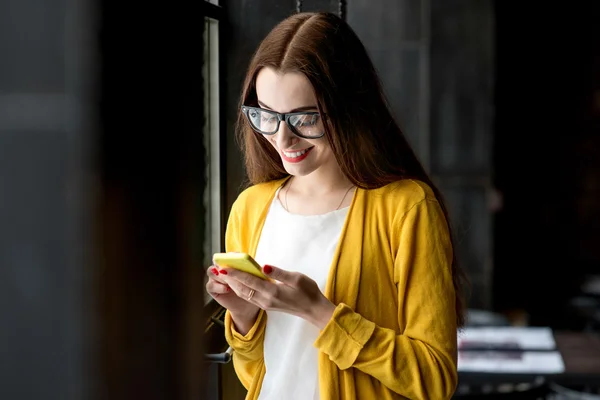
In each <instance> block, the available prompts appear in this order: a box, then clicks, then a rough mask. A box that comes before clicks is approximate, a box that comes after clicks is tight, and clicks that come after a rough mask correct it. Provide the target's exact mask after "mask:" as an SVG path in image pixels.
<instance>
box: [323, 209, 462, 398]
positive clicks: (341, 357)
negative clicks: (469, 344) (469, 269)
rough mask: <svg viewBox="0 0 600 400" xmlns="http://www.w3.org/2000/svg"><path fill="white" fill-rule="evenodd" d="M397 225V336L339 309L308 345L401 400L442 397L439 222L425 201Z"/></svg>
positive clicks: (449, 322)
mask: <svg viewBox="0 0 600 400" xmlns="http://www.w3.org/2000/svg"><path fill="white" fill-rule="evenodd" d="M397 225H398V231H397V232H398V235H397V237H398V240H397V242H398V243H396V249H397V254H396V259H395V265H394V274H395V276H394V279H395V281H396V287H397V289H398V294H397V295H398V297H397V302H398V308H399V309H398V324H399V327H400V330H401V334H397V333H396V332H395V331H394V330H392V329H387V328H383V327H380V326H377V325H376V324H375V323H373V322H371V321H369V320H367V319H366V318H364V317H363V316H361V315H360V314H358V313H356V312H354V311H353V310H352V309H351V308H350V307H348V306H347V305H345V304H339V305H338V306H337V307H336V309H335V311H334V313H333V316H332V318H331V319H330V320H329V322H328V323H327V325H326V327H325V329H323V330H322V331H321V334H320V336H319V338H318V339H317V341H316V342H315V346H316V347H317V348H318V349H319V350H320V351H321V352H323V353H326V354H327V355H328V356H329V358H330V360H331V361H333V362H334V363H335V364H336V365H337V366H338V367H339V368H340V369H347V368H350V367H354V368H357V369H359V370H361V371H362V372H364V373H366V374H369V375H371V376H373V377H374V378H376V379H377V380H379V381H380V382H381V383H382V384H384V385H385V386H387V387H388V388H390V389H391V390H393V391H394V392H396V393H399V394H401V395H403V396H405V397H408V398H411V399H448V398H450V397H451V396H452V394H453V393H454V391H455V388H456V384H457V380H458V378H457V370H456V348H457V343H456V334H457V326H456V311H455V293H454V286H453V281H452V276H451V262H452V248H451V242H450V239H449V236H448V229H447V225H446V220H445V218H444V215H443V213H442V211H441V209H440V207H439V204H438V203H437V202H436V201H434V200H427V199H425V200H423V201H421V202H420V203H418V204H416V205H415V206H414V207H412V208H411V209H410V210H409V211H408V212H407V213H406V214H405V215H404V216H402V218H401V219H400V220H399V221H398V223H397ZM378 306H379V305H378V304H372V306H371V307H378Z"/></svg>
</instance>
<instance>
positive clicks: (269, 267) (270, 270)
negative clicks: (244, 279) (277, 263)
mask: <svg viewBox="0 0 600 400" xmlns="http://www.w3.org/2000/svg"><path fill="white" fill-rule="evenodd" d="M263 271H264V272H265V274H267V275H268V274H270V273H271V272H273V267H271V266H270V265H265V266H264V267H263Z"/></svg>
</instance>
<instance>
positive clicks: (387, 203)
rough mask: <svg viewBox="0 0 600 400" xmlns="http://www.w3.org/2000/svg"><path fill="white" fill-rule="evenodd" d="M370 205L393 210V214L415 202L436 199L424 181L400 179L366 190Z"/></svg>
mask: <svg viewBox="0 0 600 400" xmlns="http://www.w3.org/2000/svg"><path fill="white" fill-rule="evenodd" d="M367 197H368V198H369V202H370V203H371V205H372V206H375V207H384V208H387V209H389V210H390V211H391V210H393V211H394V214H397V213H405V212H407V211H408V210H410V209H411V208H413V207H414V206H415V205H417V204H421V203H427V202H429V201H433V202H436V203H437V199H436V197H435V194H434V192H433V190H432V188H431V187H430V186H429V185H428V184H426V183H425V182H422V181H419V180H415V179H402V180H399V181H396V182H392V183H389V184H387V185H385V186H383V187H381V188H378V189H371V190H368V191H367Z"/></svg>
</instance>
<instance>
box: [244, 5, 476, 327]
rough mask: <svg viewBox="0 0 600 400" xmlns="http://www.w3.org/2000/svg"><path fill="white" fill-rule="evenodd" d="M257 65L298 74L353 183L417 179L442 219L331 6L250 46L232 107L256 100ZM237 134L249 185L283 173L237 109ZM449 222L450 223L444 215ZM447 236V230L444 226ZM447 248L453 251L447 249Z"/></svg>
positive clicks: (364, 58) (370, 69)
mask: <svg viewBox="0 0 600 400" xmlns="http://www.w3.org/2000/svg"><path fill="white" fill-rule="evenodd" d="M264 67H271V68H273V69H275V70H277V71H279V72H282V73H287V72H300V73H303V74H304V75H305V76H306V77H307V78H308V79H309V81H310V82H311V83H312V86H313V89H314V92H315V96H316V98H317V107H318V109H319V112H321V113H322V114H326V118H324V119H323V122H324V126H325V133H326V135H325V137H326V138H327V140H328V141H329V144H330V145H331V148H332V151H333V153H334V154H335V157H336V160H337V162H338V164H339V165H340V167H341V169H342V171H343V172H344V174H345V175H346V176H347V177H348V179H349V180H350V181H351V182H352V183H354V184H355V185H356V186H358V187H360V188H363V189H372V188H379V187H382V186H385V185H387V184H389V183H392V182H395V181H398V180H401V179H407V178H411V179H416V180H420V181H422V182H425V183H426V184H427V185H429V186H430V187H431V188H432V190H433V191H434V193H435V195H436V197H437V199H438V201H439V203H440V205H441V207H442V210H443V211H444V214H445V216H446V220H447V221H449V219H448V211H447V208H446V206H445V204H444V201H443V199H442V196H441V194H440V192H439V190H438V189H437V187H436V186H435V185H434V184H433V182H432V181H431V179H430V178H429V176H428V175H427V173H426V171H425V169H424V168H423V166H422V165H421V163H420V162H419V160H418V159H417V157H416V155H415V153H414V152H413V150H412V149H411V147H410V145H409V143H408V142H407V140H406V138H405V137H404V134H403V133H402V131H401V129H400V127H399V126H398V124H397V123H396V122H395V120H394V118H393V116H392V113H391V112H390V108H389V106H388V103H387V100H386V97H385V95H384V92H383V90H382V86H381V82H380V80H379V77H378V75H377V73H376V71H375V67H374V66H373V64H372V62H371V59H370V57H369V56H368V54H367V51H366V49H365V47H364V46H363V44H362V43H361V41H360V39H359V38H358V36H357V35H356V34H355V33H354V31H353V30H352V28H351V27H350V26H349V25H348V24H347V23H346V22H345V21H343V20H342V19H340V18H339V17H338V16H336V15H334V14H331V13H298V14H294V15H292V16H291V17H289V18H287V19H285V20H284V21H282V22H280V23H279V24H278V25H277V26H276V27H275V28H274V29H273V30H272V31H271V32H270V33H269V34H268V35H267V37H266V38H265V39H264V40H263V41H262V43H261V44H260V46H259V47H258V49H257V50H256V52H255V54H254V57H253V58H252V61H251V62H250V66H249V68H248V72H247V75H246V79H245V82H244V86H243V91H242V96H241V99H240V106H242V105H253V106H256V105H257V96H256V86H255V83H256V76H257V74H258V72H259V71H260V70H261V69H262V68H264ZM237 139H238V141H239V143H240V145H241V147H242V151H243V154H244V156H245V164H246V173H247V174H248V179H249V181H250V183H251V184H257V183H261V182H267V181H271V180H275V179H281V178H284V177H286V176H288V173H287V172H286V171H285V169H284V167H283V164H282V162H281V157H280V156H279V154H278V153H277V152H276V151H275V149H274V148H273V146H271V145H270V144H269V143H268V142H267V140H265V138H264V137H262V135H258V134H255V133H254V131H253V130H252V128H251V127H250V126H249V124H248V123H247V121H246V120H245V118H244V117H243V115H242V113H241V112H240V113H239V117H238V121H237ZM448 227H449V229H451V228H450V223H449V222H448ZM451 236H452V232H451ZM453 253H455V252H453ZM452 275H453V280H454V289H455V292H456V315H457V324H458V326H459V327H461V326H463V324H464V320H465V315H464V314H465V302H464V298H463V291H462V285H461V281H462V280H463V279H464V278H465V275H464V273H463V271H462V270H461V269H460V268H459V267H458V264H457V262H456V255H454V259H453V261H452Z"/></svg>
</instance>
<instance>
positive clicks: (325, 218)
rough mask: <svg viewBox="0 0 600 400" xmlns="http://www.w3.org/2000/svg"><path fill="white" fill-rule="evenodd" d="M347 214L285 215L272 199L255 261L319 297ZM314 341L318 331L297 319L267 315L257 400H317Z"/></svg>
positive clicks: (280, 315) (271, 313)
mask: <svg viewBox="0 0 600 400" xmlns="http://www.w3.org/2000/svg"><path fill="white" fill-rule="evenodd" d="M278 193H279V192H278ZM348 209H349V207H345V208H342V209H340V210H335V211H331V212H329V213H326V214H322V215H296V214H291V213H289V212H287V210H285V208H283V206H282V205H281V203H280V202H279V200H278V195H277V194H276V195H275V199H274V201H273V203H272V204H271V208H270V209H269V213H268V215H267V218H266V220H265V224H264V227H263V230H262V233H261V237H260V241H259V242H258V247H257V250H256V257H255V259H256V261H257V262H258V263H259V264H260V265H265V264H270V265H273V266H276V267H279V268H282V269H285V270H288V271H294V272H300V273H303V274H304V275H307V276H309V277H310V278H311V279H313V280H314V281H315V282H317V284H318V285H319V288H320V289H321V292H324V291H325V284H326V282H327V276H328V274H329V268H330V266H331V262H332V260H333V255H334V253H335V250H336V247H337V244H338V240H339V236H340V233H341V231H342V228H343V226H344V221H345V219H346V215H347V214H348ZM318 335H319V329H318V328H317V327H315V326H314V325H312V324H310V323H309V322H307V321H305V320H303V319H302V318H299V317H296V316H293V315H290V314H286V313H283V312H277V311H267V326H266V331H265V340H264V357H265V367H266V375H265V378H264V380H263V384H262V388H261V390H260V396H259V399H260V400H281V399H286V400H296V399H298V400H310V399H319V379H318V350H317V349H316V347H314V345H313V343H314V342H315V340H316V339H317V337H318Z"/></svg>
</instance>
